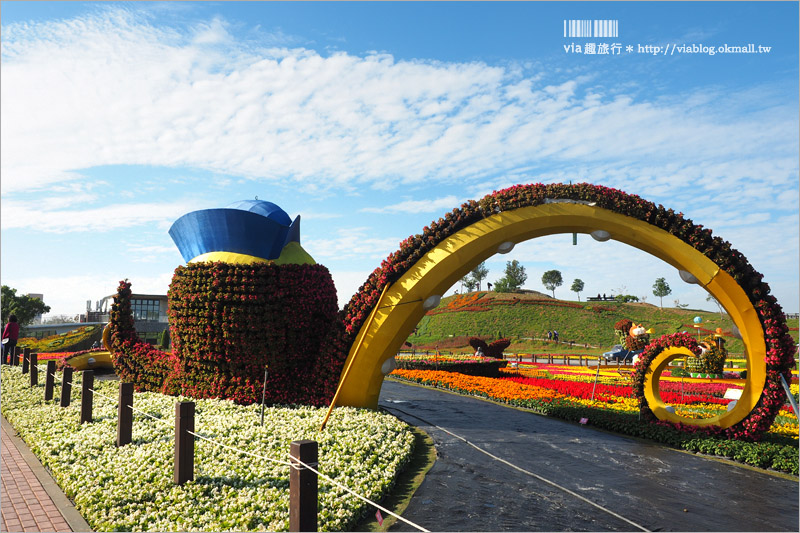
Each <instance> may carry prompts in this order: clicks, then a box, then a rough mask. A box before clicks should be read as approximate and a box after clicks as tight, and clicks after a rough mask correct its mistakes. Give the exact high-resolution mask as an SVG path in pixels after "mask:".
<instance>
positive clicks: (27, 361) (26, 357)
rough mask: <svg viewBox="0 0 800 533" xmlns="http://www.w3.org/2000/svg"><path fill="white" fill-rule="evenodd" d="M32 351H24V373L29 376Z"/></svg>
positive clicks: (28, 349)
mask: <svg viewBox="0 0 800 533" xmlns="http://www.w3.org/2000/svg"><path fill="white" fill-rule="evenodd" d="M30 358H31V349H30V348H25V349H24V350H22V373H23V374H27V373H28V368H29V365H30Z"/></svg>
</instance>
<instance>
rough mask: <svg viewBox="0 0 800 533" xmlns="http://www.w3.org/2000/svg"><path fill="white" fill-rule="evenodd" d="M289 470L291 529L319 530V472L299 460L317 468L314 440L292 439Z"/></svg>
mask: <svg viewBox="0 0 800 533" xmlns="http://www.w3.org/2000/svg"><path fill="white" fill-rule="evenodd" d="M290 455H291V462H292V466H291V467H290V468H291V470H290V472H289V531H316V530H317V474H315V473H314V472H312V471H311V470H309V469H308V468H306V467H304V466H303V465H301V464H300V463H299V462H297V459H299V460H300V461H302V462H303V463H305V464H307V465H308V466H310V467H312V468H315V469H316V468H317V464H318V463H317V457H318V445H317V441H314V440H296V441H292V445H291V449H290Z"/></svg>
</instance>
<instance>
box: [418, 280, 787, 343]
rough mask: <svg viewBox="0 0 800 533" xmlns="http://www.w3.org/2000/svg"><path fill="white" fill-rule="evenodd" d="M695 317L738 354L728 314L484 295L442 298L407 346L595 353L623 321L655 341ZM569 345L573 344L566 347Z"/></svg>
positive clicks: (689, 326) (687, 326)
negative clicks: (502, 344)
mask: <svg viewBox="0 0 800 533" xmlns="http://www.w3.org/2000/svg"><path fill="white" fill-rule="evenodd" d="M696 316H700V317H702V319H703V322H702V323H701V326H702V329H701V336H705V335H707V334H709V333H710V332H713V331H714V330H716V329H717V328H722V330H723V334H724V338H725V339H726V340H727V341H728V349H729V351H730V352H732V353H741V352H742V349H743V345H742V342H741V341H740V340H739V339H736V338H734V337H733V336H731V329H732V327H733V322H732V321H731V320H730V318H729V317H728V315H727V314H724V315H720V313H715V312H709V311H699V310H693V309H676V308H664V309H660V308H659V307H657V306H654V305H651V304H647V303H627V304H624V303H616V302H575V301H567V300H555V299H552V298H545V297H543V296H542V295H540V294H505V293H496V292H485V291H480V292H472V293H468V294H461V295H454V296H448V297H447V298H443V299H442V302H441V304H440V305H439V307H437V308H436V309H433V310H431V311H430V312H428V314H427V315H426V316H425V317H424V318H423V319H422V320H421V321H420V323H419V324H418V326H417V331H416V333H415V334H412V335H411V336H410V337H409V338H408V342H410V343H412V344H413V345H414V346H416V347H418V348H420V349H425V348H433V347H434V346H438V347H439V348H440V349H447V350H456V351H457V350H459V349H462V348H465V347H467V346H468V340H469V337H470V336H477V337H482V338H485V339H498V338H500V337H506V338H509V339H511V341H512V345H511V346H510V347H509V349H508V351H517V352H539V351H566V352H576V353H579V352H583V353H590V354H596V353H602V352H604V351H606V350H607V349H608V348H609V347H610V346H611V345H613V344H615V343H616V342H617V340H616V336H615V335H614V324H615V323H616V322H618V321H619V320H621V319H623V318H628V319H630V320H632V321H633V322H635V323H637V324H639V323H641V324H643V325H644V327H645V328H648V329H649V328H653V330H655V333H654V335H652V336H651V338H655V337H659V336H661V335H664V334H669V333H675V332H676V331H695V329H694V328H693V327H692V323H693V319H694V317H696ZM797 322H798V321H797V319H793V320H790V321H789V327H790V328H793V331H792V335H793V337H794V339H795V341H797V325H798V324H797ZM548 330H557V331H558V333H559V339H560V341H562V342H561V344H559V345H558V346H556V345H555V344H554V343H547V342H542V341H541V339H546V338H547V331H548ZM706 330H710V331H706ZM570 341H573V342H574V343H575V345H574V346H572V347H570V346H569V342H570ZM586 345H589V346H588V347H587V346H586ZM465 349H468V348H465Z"/></svg>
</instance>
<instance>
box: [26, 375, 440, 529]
mask: <svg viewBox="0 0 800 533" xmlns="http://www.w3.org/2000/svg"><path fill="white" fill-rule="evenodd" d="M36 366H37V367H39V366H44V367H45V368H46V366H47V365H40V364H37V365H36ZM46 373H47V372H46V371H45V374H46ZM50 375H51V376H53V377H54V378H56V375H55V374H50ZM59 381H60V380H59ZM88 390H90V391H91V392H92V394H96V395H97V396H100V397H102V398H105V399H107V400H108V401H110V402H117V401H118V400H117V399H115V398H112V397H110V396H107V395H105V394H103V393H101V392H98V391H96V390H95V389H93V388H91V387H90V388H89V389H88ZM128 407H130V409H131V410H132V411H134V412H137V413H140V414H142V415H144V416H147V417H150V418H152V419H153V420H156V421H158V422H162V423H163V424H164V425H166V426H169V427H173V424H171V423H169V422H167V421H166V420H164V419H161V418H157V417H155V416H153V415H151V414H150V413H147V412H145V411H142V410H141V409H136V408H135V407H133V406H132V405H129V406H128ZM445 431H446V430H445ZM187 433H189V434H190V435H193V436H195V437H197V438H198V439H201V440H204V441H206V442H209V443H211V444H213V445H215V446H219V447H221V448H225V449H227V450H230V451H233V452H236V453H241V454H244V455H249V456H250V457H254V458H256V459H261V460H263V461H267V462H272V463H276V464H280V465H283V466H288V467H291V468H299V467H298V466H297V464H299V465H301V466H302V467H304V468H307V469H309V470H310V471H312V472H314V473H315V474H316V475H317V476H319V477H321V478H323V479H326V480H327V481H329V482H330V483H332V484H334V485H336V486H337V487H339V488H341V489H342V490H344V491H346V492H348V493H350V494H352V495H353V496H355V497H356V498H358V499H359V500H361V501H363V502H365V503H367V504H368V505H371V506H373V507H375V508H376V509H380V510H381V511H383V512H384V513H386V514H388V515H390V516H393V517H395V518H397V519H398V520H401V521H403V522H405V523H406V524H408V525H410V526H412V527H414V528H416V529H418V530H419V531H423V532H425V533H430V530H428V529H425V528H424V527H422V526H419V525H417V524H415V523H414V522H411V521H410V520H407V519H405V518H403V517H402V516H400V515H398V514H396V513H394V512H392V511H390V510H389V509H387V508H386V507H383V506H382V505H379V504H377V503H375V502H373V501H372V500H370V499H368V498H365V497H364V496H362V495H360V494H358V493H357V492H355V491H353V490H352V489H350V488H349V487H347V486H345V485H343V484H342V483H340V482H338V481H336V480H335V479H333V478H331V477H329V476H326V475H325V474H323V473H322V472H320V471H319V470H317V469H316V468H314V466H318V463H314V464H313V466H312V465H310V464H307V463H304V462H303V461H301V460H300V459H298V458H296V457H293V456H292V455H291V454H287V457H289V458H290V459H291V460H293V461H295V462H296V463H297V464H295V463H292V462H291V461H283V460H281V459H275V458H272V457H268V456H266V455H259V454H256V453H253V452H248V451H246V450H242V449H240V448H236V447H234V446H230V445H228V444H225V443H223V442H220V441H218V440H214V439H212V438H210V437H206V436H205V435H201V434H200V433H196V432H194V431H187ZM198 466H199V465H198Z"/></svg>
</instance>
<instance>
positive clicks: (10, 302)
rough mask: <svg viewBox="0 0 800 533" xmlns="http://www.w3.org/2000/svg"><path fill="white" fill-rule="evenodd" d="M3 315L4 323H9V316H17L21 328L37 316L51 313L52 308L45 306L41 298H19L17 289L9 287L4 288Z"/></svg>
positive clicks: (4, 286)
mask: <svg viewBox="0 0 800 533" xmlns="http://www.w3.org/2000/svg"><path fill="white" fill-rule="evenodd" d="M1 289H2V314H3V321H4V322H8V316H9V315H16V316H17V322H19V325H20V326H25V325H27V324H30V323H31V322H33V319H34V318H36V315H41V314H44V313H48V312H50V306H49V305H45V304H44V302H43V301H41V300H40V299H39V298H31V297H29V296H24V295H23V296H17V289H12V288H11V287H9V286H7V285H3V286H2V288H1Z"/></svg>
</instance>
